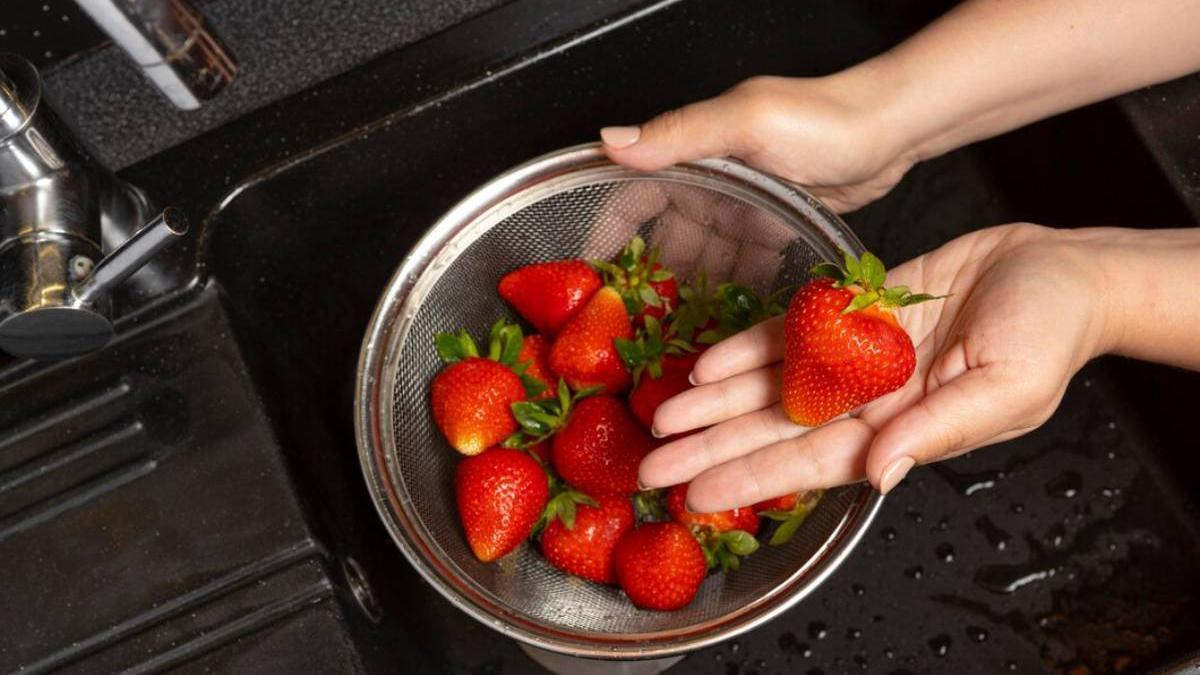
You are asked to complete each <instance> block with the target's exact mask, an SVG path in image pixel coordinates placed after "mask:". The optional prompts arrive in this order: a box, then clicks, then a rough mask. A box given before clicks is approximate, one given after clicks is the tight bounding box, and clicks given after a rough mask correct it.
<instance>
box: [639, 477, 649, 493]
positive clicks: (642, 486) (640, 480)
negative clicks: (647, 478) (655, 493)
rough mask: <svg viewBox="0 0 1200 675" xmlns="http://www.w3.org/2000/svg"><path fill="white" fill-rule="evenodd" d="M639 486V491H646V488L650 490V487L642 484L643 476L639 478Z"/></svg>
mask: <svg viewBox="0 0 1200 675" xmlns="http://www.w3.org/2000/svg"><path fill="white" fill-rule="evenodd" d="M637 486H638V492H645V491H646V490H649V489H650V488H648V487H646V486H645V485H643V484H642V479H641V478H639V479H637Z"/></svg>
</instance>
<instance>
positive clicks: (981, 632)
mask: <svg viewBox="0 0 1200 675" xmlns="http://www.w3.org/2000/svg"><path fill="white" fill-rule="evenodd" d="M967 637H968V638H970V639H971V641H972V642H984V641H986V640H987V639H988V632H987V630H985V629H983V628H980V627H979V626H967Z"/></svg>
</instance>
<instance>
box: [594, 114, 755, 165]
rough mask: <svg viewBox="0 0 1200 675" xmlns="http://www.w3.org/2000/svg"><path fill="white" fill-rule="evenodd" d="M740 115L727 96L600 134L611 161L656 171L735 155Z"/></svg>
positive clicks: (612, 128)
mask: <svg viewBox="0 0 1200 675" xmlns="http://www.w3.org/2000/svg"><path fill="white" fill-rule="evenodd" d="M741 118H742V115H740V114H739V109H738V106H737V105H736V104H735V103H734V101H733V99H732V98H731V97H729V96H718V97H716V98H712V99H708V100H707V101H700V102H699V103H693V104H691V105H687V106H684V107H682V108H679V109H677V110H671V111H668V112H665V113H663V114H661V115H659V116H658V117H655V118H654V119H652V120H650V121H649V122H646V123H645V124H643V125H641V126H640V127H606V128H604V129H602V130H601V131H600V138H601V139H602V140H603V141H604V151H605V152H606V153H607V154H608V156H609V158H611V159H612V160H613V161H614V162H617V163H619V164H624V165H626V166H630V167H633V168H635V169H639V170H641V171H656V170H658V169H662V168H664V167H668V166H670V165H672V164H677V163H679V162H689V161H692V160H695V159H703V158H706V157H724V156H726V155H737V154H738V153H739V151H740V150H741V149H742V137H743V132H742V129H743V127H744V126H745V125H744V122H743V123H739V120H740V119H741Z"/></svg>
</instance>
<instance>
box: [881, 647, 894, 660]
mask: <svg viewBox="0 0 1200 675" xmlns="http://www.w3.org/2000/svg"><path fill="white" fill-rule="evenodd" d="M883 656H884V658H888V659H894V658H896V651H895V650H894V649H892V648H891V647H884V648H883Z"/></svg>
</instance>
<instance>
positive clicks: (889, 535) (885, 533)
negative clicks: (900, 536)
mask: <svg viewBox="0 0 1200 675" xmlns="http://www.w3.org/2000/svg"><path fill="white" fill-rule="evenodd" d="M879 535H880V536H881V537H883V540H884V541H896V529H895V528H892V527H885V528H883V529H882V530H880V531H879Z"/></svg>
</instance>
